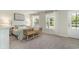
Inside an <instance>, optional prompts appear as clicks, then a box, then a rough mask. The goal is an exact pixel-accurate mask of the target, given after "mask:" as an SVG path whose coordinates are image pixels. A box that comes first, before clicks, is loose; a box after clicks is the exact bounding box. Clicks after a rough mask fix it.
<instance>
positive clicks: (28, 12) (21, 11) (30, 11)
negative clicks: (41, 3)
mask: <svg viewBox="0 0 79 59" xmlns="http://www.w3.org/2000/svg"><path fill="white" fill-rule="evenodd" d="M42 11H44V10H13V12H18V13H24V14H34V13H38V12H42Z"/></svg>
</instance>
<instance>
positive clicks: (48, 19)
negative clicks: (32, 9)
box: [46, 13, 56, 30]
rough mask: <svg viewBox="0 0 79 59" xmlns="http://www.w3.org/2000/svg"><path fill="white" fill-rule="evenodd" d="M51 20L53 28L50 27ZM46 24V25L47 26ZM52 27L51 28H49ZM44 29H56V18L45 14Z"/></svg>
mask: <svg viewBox="0 0 79 59" xmlns="http://www.w3.org/2000/svg"><path fill="white" fill-rule="evenodd" d="M51 18H53V24H54V25H53V26H50V19H51ZM47 23H48V25H47ZM50 27H52V28H50ZM46 29H51V30H53V29H56V18H55V15H54V14H53V13H51V14H46Z"/></svg>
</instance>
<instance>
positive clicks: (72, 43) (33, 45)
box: [10, 34, 79, 49]
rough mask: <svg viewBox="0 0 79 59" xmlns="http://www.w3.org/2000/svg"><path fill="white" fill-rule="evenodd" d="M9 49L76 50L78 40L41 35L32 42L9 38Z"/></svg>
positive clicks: (78, 45) (78, 43) (78, 44)
mask: <svg viewBox="0 0 79 59" xmlns="http://www.w3.org/2000/svg"><path fill="white" fill-rule="evenodd" d="M10 48H11V49H78V48H79V40H78V39H73V38H66V37H61V36H56V35H48V34H42V35H40V36H39V37H37V38H35V39H32V40H28V41H27V40H26V39H24V40H17V39H16V38H15V37H13V36H11V37H10Z"/></svg>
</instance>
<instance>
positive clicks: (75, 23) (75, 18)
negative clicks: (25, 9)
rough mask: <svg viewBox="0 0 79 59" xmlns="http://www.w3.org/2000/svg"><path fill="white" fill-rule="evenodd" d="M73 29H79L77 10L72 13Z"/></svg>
mask: <svg viewBox="0 0 79 59" xmlns="http://www.w3.org/2000/svg"><path fill="white" fill-rule="evenodd" d="M71 19H72V29H79V13H78V12H75V13H73V14H72V18H71Z"/></svg>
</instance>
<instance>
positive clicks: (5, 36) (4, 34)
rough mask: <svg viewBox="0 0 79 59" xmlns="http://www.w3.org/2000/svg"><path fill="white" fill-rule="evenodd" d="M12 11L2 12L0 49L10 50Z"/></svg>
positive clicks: (0, 18)
mask: <svg viewBox="0 0 79 59" xmlns="http://www.w3.org/2000/svg"><path fill="white" fill-rule="evenodd" d="M10 20H11V13H10V11H0V48H9V25H10V23H9V22H10Z"/></svg>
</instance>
